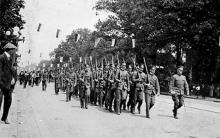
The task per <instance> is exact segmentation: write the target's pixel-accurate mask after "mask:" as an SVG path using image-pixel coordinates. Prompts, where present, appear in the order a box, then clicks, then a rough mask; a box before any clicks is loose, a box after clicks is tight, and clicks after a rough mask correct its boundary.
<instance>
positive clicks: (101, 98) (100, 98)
mask: <svg viewBox="0 0 220 138" xmlns="http://www.w3.org/2000/svg"><path fill="white" fill-rule="evenodd" d="M104 94H105V91H104V90H103V88H100V89H99V93H98V99H99V106H100V107H102V106H103V101H104Z"/></svg>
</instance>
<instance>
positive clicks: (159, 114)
mask: <svg viewBox="0 0 220 138" xmlns="http://www.w3.org/2000/svg"><path fill="white" fill-rule="evenodd" d="M158 116H161V117H170V118H173V116H172V115H163V114H158Z"/></svg>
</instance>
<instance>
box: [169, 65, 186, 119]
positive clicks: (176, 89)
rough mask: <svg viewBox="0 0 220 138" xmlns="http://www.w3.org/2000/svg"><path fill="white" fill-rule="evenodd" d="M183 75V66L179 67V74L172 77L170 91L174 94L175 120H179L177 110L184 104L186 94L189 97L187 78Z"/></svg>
mask: <svg viewBox="0 0 220 138" xmlns="http://www.w3.org/2000/svg"><path fill="white" fill-rule="evenodd" d="M182 73H183V66H178V67H177V74H175V75H173V76H172V78H171V80H170V86H169V91H170V93H171V94H172V99H173V102H174V109H173V116H174V118H175V119H178V116H177V110H178V109H179V108H180V107H182V106H183V104H184V92H186V94H187V95H189V86H188V83H187V81H186V77H185V76H184V75H182Z"/></svg>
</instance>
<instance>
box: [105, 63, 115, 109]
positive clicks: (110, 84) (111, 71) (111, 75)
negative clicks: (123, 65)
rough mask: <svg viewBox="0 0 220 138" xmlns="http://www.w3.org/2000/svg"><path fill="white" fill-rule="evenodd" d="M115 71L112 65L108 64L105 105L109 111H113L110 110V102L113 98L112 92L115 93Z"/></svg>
mask: <svg viewBox="0 0 220 138" xmlns="http://www.w3.org/2000/svg"><path fill="white" fill-rule="evenodd" d="M114 74H115V72H114V67H113V65H110V69H109V70H108V75H107V82H106V83H108V85H107V90H106V93H107V94H106V101H105V102H106V106H107V109H108V110H109V112H113V110H112V103H113V100H114V93H115V85H114V79H115V75H114Z"/></svg>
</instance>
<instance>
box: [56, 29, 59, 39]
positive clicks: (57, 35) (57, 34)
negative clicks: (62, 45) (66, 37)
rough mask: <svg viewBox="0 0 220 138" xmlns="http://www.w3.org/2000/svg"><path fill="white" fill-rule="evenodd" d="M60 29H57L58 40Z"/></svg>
mask: <svg viewBox="0 0 220 138" xmlns="http://www.w3.org/2000/svg"><path fill="white" fill-rule="evenodd" d="M59 33H60V29H57V33H56V38H58V37H59Z"/></svg>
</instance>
